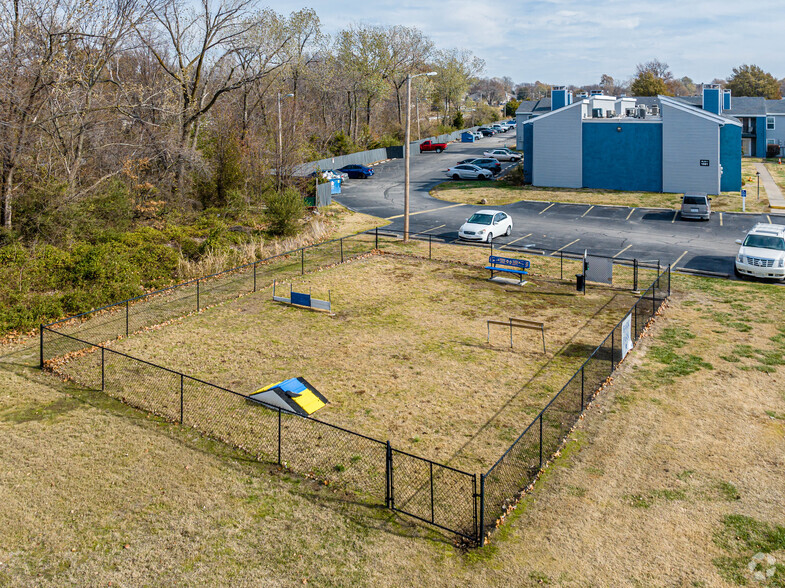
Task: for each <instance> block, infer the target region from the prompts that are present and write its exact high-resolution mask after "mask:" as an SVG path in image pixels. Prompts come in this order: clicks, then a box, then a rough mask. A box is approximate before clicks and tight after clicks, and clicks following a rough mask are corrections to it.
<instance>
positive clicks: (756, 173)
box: [755, 172, 760, 200]
mask: <svg viewBox="0 0 785 588" xmlns="http://www.w3.org/2000/svg"><path fill="white" fill-rule="evenodd" d="M755 175H756V176H758V200H760V172H755Z"/></svg>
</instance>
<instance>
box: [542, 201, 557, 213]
mask: <svg viewBox="0 0 785 588" xmlns="http://www.w3.org/2000/svg"><path fill="white" fill-rule="evenodd" d="M555 205H556V203H555V202H551V203H550V204H549V205H548V206H546V207H545V208H543V209H542V210H541V211H540V212H539V213H538V214H542V213H543V212H545V211H546V210H548V209H549V208H550V207H551V206H555Z"/></svg>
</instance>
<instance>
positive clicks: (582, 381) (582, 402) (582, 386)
mask: <svg viewBox="0 0 785 588" xmlns="http://www.w3.org/2000/svg"><path fill="white" fill-rule="evenodd" d="M584 366H585V364H584V365H582V366H581V412H583V407H584V400H583V389H584V378H583V368H584Z"/></svg>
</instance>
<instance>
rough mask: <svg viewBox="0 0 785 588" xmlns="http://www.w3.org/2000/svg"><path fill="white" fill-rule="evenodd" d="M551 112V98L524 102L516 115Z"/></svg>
mask: <svg viewBox="0 0 785 588" xmlns="http://www.w3.org/2000/svg"><path fill="white" fill-rule="evenodd" d="M550 111H551V98H550V96H548V97H547V98H540V99H539V100H523V101H522V102H521V105H520V106H518V110H516V111H515V114H531V115H538V114H545V113H546V112H550Z"/></svg>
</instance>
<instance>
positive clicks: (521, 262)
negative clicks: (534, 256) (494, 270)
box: [488, 255, 531, 269]
mask: <svg viewBox="0 0 785 588" xmlns="http://www.w3.org/2000/svg"><path fill="white" fill-rule="evenodd" d="M488 263H490V264H493V265H509V266H511V267H520V268H523V269H527V268H529V267H531V263H529V260H528V259H514V258H512V257H499V256H498V255H491V256H489V257H488Z"/></svg>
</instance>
